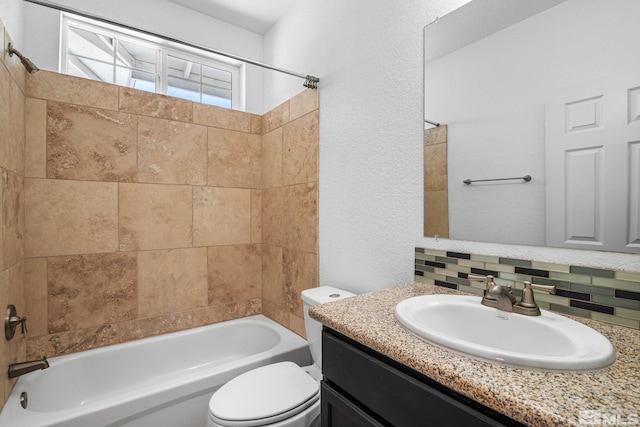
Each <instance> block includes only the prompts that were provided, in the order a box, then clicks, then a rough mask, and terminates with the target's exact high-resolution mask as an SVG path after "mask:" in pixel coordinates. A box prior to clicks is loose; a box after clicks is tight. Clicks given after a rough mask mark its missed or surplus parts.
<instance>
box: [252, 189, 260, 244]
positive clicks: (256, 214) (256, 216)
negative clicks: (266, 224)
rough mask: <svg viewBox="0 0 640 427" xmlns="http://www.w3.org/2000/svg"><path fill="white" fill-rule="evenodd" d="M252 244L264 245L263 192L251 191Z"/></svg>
mask: <svg viewBox="0 0 640 427" xmlns="http://www.w3.org/2000/svg"><path fill="white" fill-rule="evenodd" d="M251 243H262V190H251Z"/></svg>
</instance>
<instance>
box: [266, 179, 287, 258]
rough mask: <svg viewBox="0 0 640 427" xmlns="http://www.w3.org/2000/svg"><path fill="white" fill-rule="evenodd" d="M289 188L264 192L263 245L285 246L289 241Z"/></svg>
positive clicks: (278, 188)
mask: <svg viewBox="0 0 640 427" xmlns="http://www.w3.org/2000/svg"><path fill="white" fill-rule="evenodd" d="M286 212H287V187H273V188H267V189H265V190H263V191H262V243H266V244H269V245H276V246H283V245H284V244H285V242H286V241H287V235H286V234H285V231H286V227H287V223H286V218H285V215H286Z"/></svg>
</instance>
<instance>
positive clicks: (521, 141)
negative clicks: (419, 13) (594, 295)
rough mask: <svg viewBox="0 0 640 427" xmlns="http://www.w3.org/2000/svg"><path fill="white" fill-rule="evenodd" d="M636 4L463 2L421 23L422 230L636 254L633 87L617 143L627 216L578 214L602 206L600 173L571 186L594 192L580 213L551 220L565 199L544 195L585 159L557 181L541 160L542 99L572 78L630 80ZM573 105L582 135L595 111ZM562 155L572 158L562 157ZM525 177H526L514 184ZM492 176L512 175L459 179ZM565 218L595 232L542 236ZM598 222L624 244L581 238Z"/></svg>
mask: <svg viewBox="0 0 640 427" xmlns="http://www.w3.org/2000/svg"><path fill="white" fill-rule="evenodd" d="M639 4H640V2H637V1H634V0H621V1H616V2H606V1H602V0H539V1H535V2H531V1H529V0H473V1H471V2H469V3H467V4H465V5H464V6H462V7H461V8H459V9H456V10H454V11H453V12H451V13H450V14H448V15H446V16H444V17H442V18H440V19H438V20H436V21H435V22H433V23H431V24H429V25H427V26H426V27H425V32H424V48H425V49H424V60H425V65H424V67H425V68H424V70H425V73H424V81H425V89H424V90H425V104H424V118H425V198H424V201H425V206H424V211H425V235H426V236H434V235H439V236H441V237H450V238H452V239H457V240H472V241H480V242H493V243H511V244H522V245H537V246H562V247H573V248H584V249H590V250H598V249H600V250H614V251H624V252H636V253H638V252H640V232H639V231H638V230H639V229H640V219H639V218H640V215H639V214H638V211H639V206H640V202H639V197H638V193H639V192H640V178H639V175H638V164H639V163H640V160H639V159H640V154H638V153H640V142H638V141H640V136H636V135H638V133H637V132H638V131H640V128H639V126H640V113H637V112H636V113H633V111H637V110H640V89H638V88H639V87H640V82H638V83H636V85H635V86H632V87H631V88H630V89H628V93H627V92H625V93H624V95H625V97H627V98H628V99H627V98H625V99H626V100H627V101H628V105H629V108H630V109H629V116H628V119H629V120H628V122H629V123H632V122H633V123H635V124H634V126H635V128H633V137H629V138H631V139H629V140H627V141H625V150H627V151H626V152H625V154H626V159H624V160H622V161H621V164H620V165H619V168H627V172H628V173H627V174H626V175H625V177H624V178H623V180H624V182H621V183H620V188H624V189H626V191H623V192H624V193H625V194H626V196H625V197H628V199H627V200H626V201H625V203H627V205H625V206H622V205H620V206H621V207H620V208H619V209H618V210H623V211H625V212H626V213H628V215H627V216H626V220H622V221H619V220H615V221H614V220H611V219H609V218H611V217H610V216H607V215H602V214H601V212H599V211H598V212H596V213H594V215H595V216H597V215H600V216H597V218H595V216H594V218H595V220H593V221H591V222H590V220H588V219H589V218H588V217H589V215H587V214H589V210H590V209H592V210H596V208H594V207H593V205H597V204H598V203H601V200H599V199H598V197H601V193H602V191H603V190H602V189H601V188H600V187H598V186H599V185H600V181H601V180H602V181H603V182H604V178H603V177H602V176H601V175H599V174H600V173H601V171H600V170H597V171H596V172H595V175H594V176H593V177H590V176H589V177H587V178H589V179H591V181H589V179H587V180H585V181H589V182H583V183H581V184H579V185H578V186H579V187H580V188H578V190H577V191H582V192H588V191H590V189H589V188H588V187H589V185H592V187H593V188H592V189H591V190H593V191H595V193H594V194H595V196H593V197H591V198H588V197H587V198H585V200H586V201H585V200H582V199H580V203H577V206H583V207H584V209H585V210H584V211H578V212H573V213H572V214H571V215H573V217H572V218H573V219H566V218H568V217H569V216H570V214H566V215H567V217H562V218H564V219H558V218H559V217H558V216H557V215H556V216H553V215H552V214H553V213H554V209H555V208H554V206H555V204H558V203H559V204H561V205H563V206H564V205H566V206H569V204H570V203H569V202H567V201H566V200H560V201H558V200H556V199H557V198H556V199H554V197H550V196H549V195H550V193H551V191H553V190H554V186H555V187H558V186H560V187H562V188H565V187H567V188H569V187H571V185H574V182H573V181H571V180H570V177H571V173H573V174H574V175H576V174H577V173H578V172H576V171H582V170H584V168H585V167H586V166H584V165H585V164H589V161H591V160H592V159H591V158H587V157H585V158H584V159H583V164H582V163H581V164H582V166H580V167H582V168H583V169H580V168H579V167H578V166H579V165H578V166H575V165H574V166H575V167H576V168H578V169H575V171H573V172H571V170H569V171H565V172H564V175H563V178H562V180H564V181H562V180H557V179H555V178H553V179H549V178H548V176H549V174H550V173H551V172H550V170H551V169H552V168H551V166H550V162H549V160H550V159H549V158H547V157H549V156H550V155H552V154H549V153H550V152H551V150H548V149H547V148H546V147H547V144H549V143H550V138H549V135H551V134H552V132H551V131H550V130H549V126H547V125H548V124H549V123H550V122H552V120H550V119H549V117H548V116H547V115H548V114H549V111H550V110H551V109H550V107H549V105H550V104H549V102H551V101H550V99H551V100H553V99H554V97H555V96H556V95H557V94H558V93H564V92H563V91H566V90H567V88H572V87H574V86H575V85H588V84H591V82H593V81H596V80H598V79H609V80H614V81H615V80H616V78H617V77H611V76H618V75H620V73H622V72H624V71H626V72H629V71H632V70H634V69H636V70H638V73H637V74H638V76H639V77H640V55H638V54H637V52H638V48H639V46H638V44H639V42H638V40H640V26H638V25H637V22H636V19H635V18H634V17H637V16H640V6H639ZM609 80H607V81H609ZM634 87H635V88H636V89H637V90H635V91H634V89H633V88H634ZM625 102H626V101H625ZM569 104H570V103H566V104H563V106H565V105H569ZM576 106H577V107H576V108H574V109H573V110H571V111H573V113H571V114H574V115H573V116H572V117H573V119H572V120H574V121H577V122H576V123H578V122H580V121H581V120H586V121H585V122H584V123H578V125H579V126H578V127H577V128H576V129H577V130H578V131H579V132H576V133H582V134H585V135H586V134H587V129H588V127H589V123H591V122H590V120H591V119H593V120H599V116H598V115H599V114H600V110H598V108H600V107H598V106H597V105H595V104H593V105H591V104H589V105H586V106H585V105H583V104H576ZM634 108H635V109H636V110H634ZM569 112H570V110H568V109H567V117H569V116H568V114H569ZM625 114H626V113H625ZM633 114H636V116H633ZM596 116H598V117H596ZM632 116H633V117H632ZM625 119H626V116H625ZM428 122H433V123H439V124H441V126H439V127H435V126H434V125H433V124H430V123H428ZM609 122H610V121H609ZM580 126H582V127H580ZM567 132H568V131H567ZM561 133H562V132H561ZM630 135H631V133H630ZM605 139H606V137H605ZM634 141H635V142H634ZM568 152H569V151H567V153H568ZM545 153H546V155H545ZM553 155H555V154H553ZM561 155H562V154H561ZM564 155H565V156H566V158H568V159H569V160H570V161H571V159H572V157H571V156H570V155H569V154H564ZM609 157H611V156H609ZM596 161H598V160H596ZM576 162H577V161H576ZM625 163H628V164H625ZM576 164H577V163H576ZM572 167H573V166H572ZM614 169H615V167H614ZM442 175H446V176H447V179H446V180H444V179H443V177H442ZM527 175H528V176H530V177H531V180H529V181H526V180H524V179H521V178H523V177H525V176H527ZM565 175H566V176H565ZM551 176H552V177H553V176H555V175H551ZM503 178H519V179H510V180H496V181H481V182H472V183H471V184H465V183H464V181H465V180H474V181H475V180H493V179H503ZM607 179H609V178H607ZM574 186H575V185H574ZM596 187H597V188H596ZM594 188H595V189H594ZM567 191H568V190H567ZM567 194H568V193H567ZM585 194H586V193H585ZM594 197H595V200H594ZM589 201H591V205H589V204H588V202H589ZM569 207H571V208H573V207H572V206H569ZM585 213H586V214H585ZM585 218H586V219H585ZM570 221H574V222H575V223H576V224H578V225H575V224H574V222H570ZM581 221H582V223H580V222H581ZM598 221H599V222H598ZM565 222H566V223H567V224H568V225H567V230H568V229H569V228H570V226H571V227H578V228H579V227H582V229H580V230H579V231H580V232H583V231H584V230H583V229H584V228H586V229H589V227H591V228H593V229H596V230H595V231H593V230H588V231H587V232H583V233H582V234H580V233H574V234H576V235H577V237H575V238H567V239H563V238H561V239H560V241H559V242H558V241H556V240H557V239H555V240H554V234H553V233H557V232H556V231H548V229H549V230H557V228H558V227H555V225H557V224H559V223H562V225H563V226H564V225H566V224H564V223H565ZM607 227H608V228H607ZM604 228H607V230H608V229H609V228H610V229H614V228H615V229H616V230H613V231H611V232H608V231H607V234H608V235H611V234H618V235H624V236H623V238H624V239H626V242H625V245H623V246H624V247H622V248H619V247H616V248H614V249H612V248H611V247H610V246H604V245H601V244H600V242H596V241H594V239H591V238H589V237H581V236H582V235H587V234H589V233H591V232H592V231H593V233H594V234H597V233H601V232H602V229H604ZM622 229H624V230H622ZM563 230H564V229H563ZM564 232H566V233H568V234H569V235H571V233H569V231H566V230H565V231H563V232H562V233H561V234H563V233H564ZM561 237H562V236H561ZM634 239H635V240H634Z"/></svg>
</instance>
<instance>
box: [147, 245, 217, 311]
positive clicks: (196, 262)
mask: <svg viewBox="0 0 640 427" xmlns="http://www.w3.org/2000/svg"><path fill="white" fill-rule="evenodd" d="M138 272H139V273H138V286H139V291H138V312H139V315H140V317H148V316H155V315H159V314H166V313H174V312H179V311H184V310H188V309H193V308H197V307H203V306H206V305H207V248H188V249H170V250H162V251H143V252H140V253H139V254H138Z"/></svg>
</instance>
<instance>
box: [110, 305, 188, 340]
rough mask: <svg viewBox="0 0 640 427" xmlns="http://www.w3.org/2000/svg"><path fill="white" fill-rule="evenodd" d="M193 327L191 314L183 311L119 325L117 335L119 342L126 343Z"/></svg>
mask: <svg viewBox="0 0 640 427" xmlns="http://www.w3.org/2000/svg"><path fill="white" fill-rule="evenodd" d="M195 326H196V325H195V324H194V323H193V320H192V312H191V311H184V312H180V313H169V314H163V315H160V316H154V317H147V318H144V319H136V320H129V321H126V322H122V323H119V324H118V335H119V338H120V341H121V342H127V341H132V340H137V339H141V338H146V337H153V336H156V335H160V334H168V333H171V332H177V331H182V330H185V329H188V328H193V327H195Z"/></svg>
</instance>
